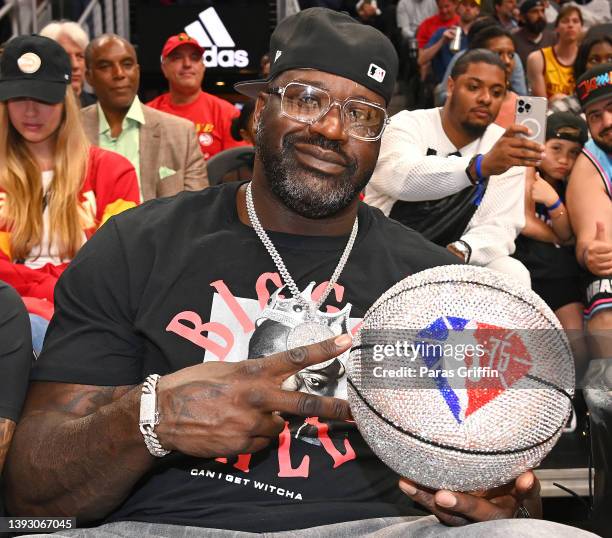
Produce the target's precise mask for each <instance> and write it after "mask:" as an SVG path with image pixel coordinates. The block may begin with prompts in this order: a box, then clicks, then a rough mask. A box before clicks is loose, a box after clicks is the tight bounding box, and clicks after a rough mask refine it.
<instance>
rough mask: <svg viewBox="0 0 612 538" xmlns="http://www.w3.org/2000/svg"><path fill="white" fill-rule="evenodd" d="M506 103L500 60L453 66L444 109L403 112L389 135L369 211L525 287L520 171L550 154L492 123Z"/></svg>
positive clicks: (479, 55)
mask: <svg viewBox="0 0 612 538" xmlns="http://www.w3.org/2000/svg"><path fill="white" fill-rule="evenodd" d="M505 94H506V71H505V67H504V65H503V63H502V62H501V60H500V59H499V56H498V55H497V54H495V53H493V52H491V51H485V50H481V49H478V50H473V51H469V52H467V53H466V54H464V55H463V56H462V57H461V58H460V59H459V60H458V61H457V63H456V64H455V67H454V68H453V71H452V73H451V78H450V80H449V93H448V98H447V100H446V103H445V105H444V107H442V108H434V109H430V110H414V111H402V112H400V113H399V114H397V115H395V116H394V117H393V118H392V119H391V123H390V125H389V126H388V128H387V130H386V131H385V134H384V135H383V139H382V145H381V151H380V156H379V159H378V164H377V166H376V169H375V171H374V174H373V176H372V179H371V181H370V183H369V184H368V186H367V190H366V202H367V203H369V204H371V205H374V206H376V207H378V208H380V209H381V210H382V211H383V212H384V213H385V214H386V215H388V216H390V217H391V218H394V219H396V220H398V221H400V222H402V223H403V224H406V225H407V226H409V227H411V228H414V229H415V230H417V231H419V232H421V233H422V234H423V235H425V237H427V238H428V239H430V240H431V241H433V242H434V243H437V244H439V245H442V246H446V247H447V248H448V249H449V250H450V251H451V252H453V253H454V254H456V255H457V256H459V257H460V258H462V259H463V260H464V261H465V262H467V263H471V264H474V265H480V266H485V267H489V268H491V269H496V270H499V271H502V272H505V273H508V274H510V275H513V276H515V277H516V278H517V279H519V280H520V281H521V282H522V283H523V284H524V285H526V286H529V284H530V280H529V273H528V271H527V269H526V268H525V267H524V266H523V265H522V264H521V263H520V262H518V261H517V260H515V259H513V258H511V257H510V254H512V252H514V240H515V238H516V236H517V235H518V234H519V233H520V231H521V229H522V228H523V226H524V220H525V217H524V174H525V171H524V168H522V167H524V166H537V165H539V164H540V161H541V159H542V154H543V151H544V148H543V146H542V145H541V144H538V143H536V142H533V141H531V140H528V139H527V138H525V137H523V136H521V135H528V134H530V131H529V129H528V128H527V127H525V126H521V125H513V126H511V127H510V128H509V129H508V130H506V131H505V132H504V130H503V129H502V128H501V127H499V126H498V125H495V124H493V122H494V121H495V118H496V117H497V114H498V112H499V109H500V107H501V105H502V102H503V100H504V97H505Z"/></svg>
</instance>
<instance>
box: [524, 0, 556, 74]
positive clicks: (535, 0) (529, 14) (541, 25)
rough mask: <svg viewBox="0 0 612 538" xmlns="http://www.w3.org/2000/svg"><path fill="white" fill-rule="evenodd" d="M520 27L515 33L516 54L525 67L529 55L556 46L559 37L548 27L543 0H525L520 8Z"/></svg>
mask: <svg viewBox="0 0 612 538" xmlns="http://www.w3.org/2000/svg"><path fill="white" fill-rule="evenodd" d="M519 26H520V27H521V28H520V29H519V30H518V31H517V32H515V33H514V42H515V44H516V52H517V54H518V55H519V57H520V59H521V62H522V63H523V65H527V58H528V57H529V55H530V54H531V53H532V52H533V51H535V50H539V49H543V48H545V47H550V46H551V45H554V44H555V42H556V40H557V37H556V35H555V33H554V31H553V30H551V29H549V28H547V27H546V13H545V8H544V3H543V2H542V0H524V1H523V3H522V4H521V5H520V8H519Z"/></svg>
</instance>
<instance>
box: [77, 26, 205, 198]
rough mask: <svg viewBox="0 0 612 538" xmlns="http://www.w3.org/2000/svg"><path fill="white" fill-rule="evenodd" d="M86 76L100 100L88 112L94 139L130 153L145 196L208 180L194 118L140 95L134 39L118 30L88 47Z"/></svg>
mask: <svg viewBox="0 0 612 538" xmlns="http://www.w3.org/2000/svg"><path fill="white" fill-rule="evenodd" d="M85 61H86V66H87V70H86V72H85V77H86V79H87V82H89V84H90V85H91V86H92V87H93V89H94V90H95V92H96V95H97V96H98V104H96V105H92V106H89V107H87V108H85V109H83V111H82V117H83V125H84V127H85V131H86V132H87V135H88V137H89V139H90V140H91V142H92V144H96V145H98V146H100V147H102V148H104V149H109V150H111V151H116V152H117V153H120V154H121V155H123V156H124V157H126V158H127V159H128V160H129V161H130V162H131V163H132V164H133V165H134V168H135V169H136V172H137V173H138V183H139V187H140V195H141V199H142V200H143V201H144V200H150V199H151V198H157V197H160V196H172V195H174V194H176V193H178V192H180V191H183V190H200V189H202V188H204V187H206V186H207V185H208V177H207V174H206V165H205V163H204V160H203V158H202V154H201V152H200V149H199V146H198V140H197V137H196V133H195V129H194V126H193V124H192V123H191V122H189V121H187V120H184V119H182V118H177V117H176V116H172V115H170V114H166V113H164V112H160V111H157V110H153V109H151V108H149V107H145V106H143V105H142V104H141V102H140V100H139V99H138V95H137V92H138V86H139V84H140V66H139V65H138V58H137V56H136V51H135V50H134V47H133V46H132V44H131V43H129V42H128V41H126V40H125V39H123V38H122V37H119V36H117V35H114V34H103V35H101V36H99V37H97V38H96V39H94V40H93V41H92V42H91V43H90V44H89V46H88V47H87V49H86V51H85Z"/></svg>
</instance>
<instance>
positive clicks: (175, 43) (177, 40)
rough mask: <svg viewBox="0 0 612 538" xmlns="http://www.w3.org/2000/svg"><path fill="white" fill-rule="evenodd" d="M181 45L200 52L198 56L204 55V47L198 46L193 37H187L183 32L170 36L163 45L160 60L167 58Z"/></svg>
mask: <svg viewBox="0 0 612 538" xmlns="http://www.w3.org/2000/svg"><path fill="white" fill-rule="evenodd" d="M183 45H191V46H193V47H195V48H196V49H198V51H200V54H204V47H203V46H202V45H200V44H199V43H198V42H197V41H196V40H195V39H194V38H193V37H191V36H190V35H187V34H186V33H185V32H181V33H180V34H177V35H173V36H170V37H169V38H168V39H167V40H166V43H165V44H164V48H163V49H162V53H161V59H162V60H164V59H165V58H167V56H168V55H169V54H170V53H171V52H172V51H173V50H174V49H177V48H178V47H181V46H183Z"/></svg>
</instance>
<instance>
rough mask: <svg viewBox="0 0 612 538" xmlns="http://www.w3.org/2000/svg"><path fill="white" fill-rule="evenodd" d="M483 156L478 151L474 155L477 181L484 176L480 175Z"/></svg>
mask: <svg viewBox="0 0 612 538" xmlns="http://www.w3.org/2000/svg"><path fill="white" fill-rule="evenodd" d="M483 159H484V157H483V155H482V153H479V154H478V155H476V177H477V178H478V181H482V180H483V179H484V177H482V161H483Z"/></svg>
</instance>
